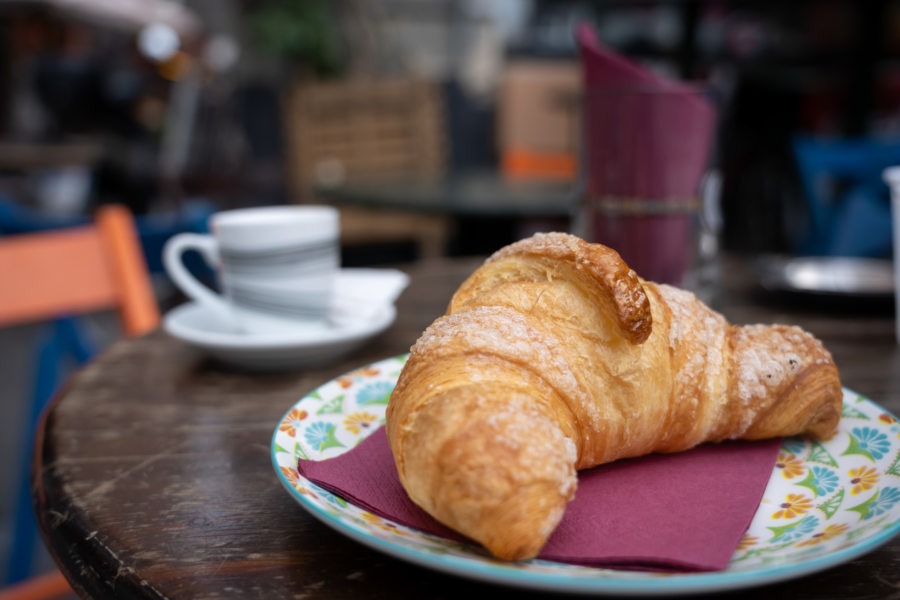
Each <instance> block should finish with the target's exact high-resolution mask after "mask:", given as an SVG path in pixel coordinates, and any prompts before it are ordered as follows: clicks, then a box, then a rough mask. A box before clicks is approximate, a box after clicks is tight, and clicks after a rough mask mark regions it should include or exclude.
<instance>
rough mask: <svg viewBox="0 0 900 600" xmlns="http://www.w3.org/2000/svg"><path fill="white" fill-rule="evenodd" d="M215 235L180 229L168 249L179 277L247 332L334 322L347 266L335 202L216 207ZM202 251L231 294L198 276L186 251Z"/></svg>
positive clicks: (168, 262) (169, 264)
mask: <svg viewBox="0 0 900 600" xmlns="http://www.w3.org/2000/svg"><path fill="white" fill-rule="evenodd" d="M209 228H210V231H211V234H195V233H181V234H178V235H175V236H173V237H172V238H170V239H169V241H168V242H167V243H166V245H165V248H164V249H163V263H164V264H165V267H166V271H167V272H168V274H169V276H170V277H171V278H172V281H173V282H174V283H175V284H176V285H177V286H178V287H179V288H180V289H181V290H182V291H183V292H184V293H185V294H187V295H188V296H190V297H191V298H192V299H193V300H195V301H196V302H198V303H200V304H202V305H203V306H204V307H206V308H207V309H209V310H210V311H213V312H215V313H216V314H217V315H218V316H219V317H220V318H222V319H223V320H226V321H227V322H229V323H231V324H232V325H233V326H234V328H235V329H236V330H238V331H242V332H245V333H285V332H296V331H298V330H315V329H321V328H324V327H326V326H327V324H328V313H329V310H330V308H331V305H332V296H333V289H334V279H335V276H336V275H337V272H338V268H339V267H340V221H339V216H338V211H337V210H336V209H335V208H332V207H329V206H312V205H303V206H267V207H260V208H243V209H236V210H228V211H223V212H218V213H215V214H213V215H212V216H211V217H210V220H209ZM188 250H196V251H198V252H199V253H200V254H201V256H203V257H204V259H205V260H206V262H208V263H209V264H210V265H211V266H212V267H214V268H215V270H216V273H217V278H218V282H219V284H220V287H221V288H222V291H223V292H224V295H220V294H217V293H215V292H213V291H212V290H211V289H210V288H208V287H207V286H205V285H204V284H202V283H201V282H199V281H198V280H197V279H196V278H195V277H194V276H193V275H191V273H190V271H188V270H187V268H186V267H185V266H184V262H183V259H182V255H183V254H184V253H185V252H186V251H188Z"/></svg>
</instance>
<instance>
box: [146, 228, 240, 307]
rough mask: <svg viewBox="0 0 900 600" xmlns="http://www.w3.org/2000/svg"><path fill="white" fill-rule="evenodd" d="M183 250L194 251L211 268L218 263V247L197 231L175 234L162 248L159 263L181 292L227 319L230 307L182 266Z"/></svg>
mask: <svg viewBox="0 0 900 600" xmlns="http://www.w3.org/2000/svg"><path fill="white" fill-rule="evenodd" d="M187 250H197V251H198V252H199V253H200V255H201V256H203V259H204V260H205V261H206V262H207V263H209V265H210V266H212V267H217V266H218V265H219V246H218V244H217V243H216V240H215V238H213V236H211V235H204V234H199V233H179V234H176V235H174V236H172V237H171V238H169V240H168V241H167V242H166V245H165V246H164V247H163V264H164V265H165V267H166V271H167V272H168V274H169V276H170V277H171V278H172V281H174V282H175V285H177V286H178V287H179V288H181V291H183V292H184V293H185V294H187V295H188V296H190V297H191V298H193V299H194V300H196V301H197V302H199V303H201V304H203V305H204V306H206V307H207V308H209V309H211V310H213V311H215V312H216V313H217V314H218V315H219V316H220V317H222V318H224V319H226V320H229V321H230V320H231V318H232V315H231V309H230V308H229V305H228V303H227V302H226V301H225V299H224V298H222V296H221V295H219V294H217V293H215V292H213V291H212V290H211V289H209V288H208V287H207V286H205V285H204V284H202V283H200V281H198V280H197V278H195V277H194V276H193V275H192V274H191V272H190V271H188V270H187V268H186V267H185V266H184V262H183V261H182V258H181V256H182V254H184V252H185V251H187Z"/></svg>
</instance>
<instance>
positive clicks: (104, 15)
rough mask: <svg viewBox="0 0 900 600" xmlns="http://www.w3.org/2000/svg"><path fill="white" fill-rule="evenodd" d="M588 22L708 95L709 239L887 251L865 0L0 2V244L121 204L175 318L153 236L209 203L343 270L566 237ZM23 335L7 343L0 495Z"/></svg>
mask: <svg viewBox="0 0 900 600" xmlns="http://www.w3.org/2000/svg"><path fill="white" fill-rule="evenodd" d="M582 22H588V23H592V24H593V25H594V27H595V29H596V32H597V34H598V36H599V38H600V39H601V40H602V41H603V42H604V43H605V44H606V45H608V46H609V47H611V48H613V49H615V50H616V51H618V52H620V53H622V54H624V55H625V56H628V57H629V58H631V59H633V60H634V61H637V62H639V63H641V64H643V65H645V66H647V67H649V68H651V69H653V70H655V71H657V72H659V73H662V74H665V75H668V76H671V77H675V78H680V79H684V80H688V81H691V82H697V83H699V84H701V85H702V86H703V88H704V89H705V90H706V92H707V94H708V95H709V97H710V98H711V99H713V101H714V102H715V104H716V106H717V109H718V118H719V123H718V128H717V132H718V135H717V142H716V144H715V151H714V155H713V159H712V164H711V165H710V168H711V169H712V170H714V171H715V172H716V173H717V174H718V177H719V182H720V187H719V188H718V190H719V192H718V194H717V217H716V218H717V220H718V227H717V233H718V235H719V237H720V239H719V244H720V245H721V247H722V248H723V249H725V250H726V251H730V252H735V253H743V254H767V253H782V254H796V255H801V254H819V255H822V254H833V255H853V256H867V257H876V258H887V257H889V256H890V255H891V243H890V226H889V221H890V214H889V204H888V199H887V198H888V197H887V188H886V187H885V186H884V184H883V183H882V182H881V180H880V175H881V169H882V168H883V167H884V166H887V165H889V164H898V163H900V2H888V1H878V0H870V1H866V2H858V1H853V0H843V1H839V0H824V1H796V2H768V1H755V2H744V1H738V0H733V1H726V0H721V1H719V0H709V1H700V0H680V1H674V0H673V1H655V2H650V1H638V0H633V1H626V0H619V1H614V0H606V1H594V2H588V1H570V0H565V1H564V0H553V1H549V0H546V1H539V0H481V1H475V0H468V1H467V0H334V1H332V2H323V1H317V0H185V1H183V2H175V1H170V0H29V1H15V0H4V1H2V2H0V235H14V234H16V233H20V232H23V231H33V230H39V229H46V228H54V227H65V226H69V225H72V224H77V223H80V222H84V221H85V220H86V219H87V218H89V216H90V214H91V212H92V211H93V210H94V209H95V208H96V207H97V206H99V205H102V204H106V203H120V204H124V205H126V206H128V207H129V208H130V209H131V210H132V211H133V212H134V214H135V215H136V218H137V221H138V227H139V231H140V233H141V240H142V242H143V244H144V251H145V253H146V258H147V262H148V266H149V267H150V269H151V271H152V272H153V274H154V277H155V280H154V281H155V284H156V285H157V286H158V289H157V292H158V295H159V298H160V303H161V305H162V306H163V308H166V307H169V306H171V305H172V304H174V303H176V302H178V301H179V297H178V295H177V294H176V293H175V292H174V291H173V289H172V288H171V286H170V285H169V282H168V281H167V279H166V277H165V275H164V274H163V273H162V269H161V263H160V255H159V253H160V250H161V247H162V243H164V241H165V239H167V237H168V236H170V235H172V234H174V233H175V232H178V231H203V230H204V229H205V227H206V225H205V223H206V217H207V216H208V215H209V214H210V213H211V212H213V211H215V210H221V209H227V208H235V207H243V206H253V205H268V204H286V203H321V202H325V203H334V204H337V205H339V206H340V208H341V211H342V227H343V229H342V236H343V237H342V243H343V248H342V251H343V260H344V263H345V265H348V266H356V265H378V264H392V263H398V262H404V261H412V260H419V259H422V258H435V257H440V256H457V255H465V254H483V253H486V252H490V251H492V250H494V249H496V248H499V247H500V246H501V245H503V244H505V243H508V242H510V241H512V240H513V239H515V238H517V237H519V236H522V235H524V234H526V233H528V232H529V231H533V230H536V229H548V228H554V229H561V228H563V229H564V228H568V227H569V226H570V225H571V217H572V215H573V211H574V208H573V207H574V205H575V204H577V200H578V190H579V151H580V146H581V140H580V137H579V118H580V106H579V102H580V98H581V94H582V92H583V90H582V88H581V86H582V77H581V73H580V70H579V64H578V53H577V48H576V45H575V40H574V37H573V32H574V29H575V27H576V25H577V24H579V23H582ZM531 196H538V197H539V199H538V201H536V202H537V203H538V204H540V205H541V209H540V210H537V209H534V210H532V209H529V208H528V207H529V206H533V204H534V202H535V201H534V200H533V198H532V199H530V197H531ZM435 197H439V198H440V202H435V201H434V199H435ZM522 198H524V200H522V202H524V203H525V208H522V206H520V205H519V204H518V201H519V200H521V199H522ZM417 203H421V206H417ZM454 203H455V204H458V205H459V206H462V207H464V210H463V209H460V210H447V209H446V207H447V205H448V204H449V205H453V204H454ZM529 203H530V204H529ZM885 219H887V220H885ZM2 287H3V283H2V282H0V294H2ZM37 327H38V326H37V325H34V326H32V325H28V326H24V325H23V326H17V327H12V328H6V329H4V330H0V390H2V393H0V401H2V404H0V422H2V423H3V429H4V431H3V432H0V439H2V444H3V446H2V449H0V451H2V453H3V454H2V455H3V457H4V459H5V460H4V461H3V466H2V467H0V486H2V487H0V490H11V489H12V488H13V487H15V486H14V484H13V483H12V482H13V480H14V479H15V476H16V468H15V467H16V466H17V465H19V464H20V456H19V449H18V448H19V446H18V445H17V444H18V442H17V440H18V438H19V437H20V436H19V432H18V428H19V425H18V424H19V423H20V422H21V415H20V412H21V409H20V408H19V407H20V402H19V399H20V398H26V397H28V395H29V394H30V389H29V386H30V385H31V384H32V382H31V380H30V378H29V369H30V367H29V365H30V359H31V354H32V350H31V348H32V344H33V341H32V340H33V339H34V338H35V336H36V335H38V331H39V330H38V329H37ZM90 327H92V328H93V329H94V330H95V331H94V332H93V333H94V334H95V336H96V338H97V339H98V340H99V342H98V343H99V345H100V346H102V344H103V343H104V340H106V339H111V338H113V337H115V336H116V335H118V333H117V332H116V331H115V330H114V328H113V327H111V326H109V325H108V324H107V323H106V322H105V321H104V320H103V318H102V315H101V317H99V318H98V319H97V320H96V322H93V323H91V324H90ZM12 496H13V494H12V493H11V492H10V493H8V494H7V493H5V494H0V516H2V517H4V518H3V520H2V521H0V523H3V522H6V521H7V520H8V516H9V514H10V512H11V511H12V508H11V503H12ZM8 538H9V533H8V531H7V530H6V529H0V554H2V553H3V552H4V551H6V549H7V547H8V543H7V542H8ZM0 564H3V563H0Z"/></svg>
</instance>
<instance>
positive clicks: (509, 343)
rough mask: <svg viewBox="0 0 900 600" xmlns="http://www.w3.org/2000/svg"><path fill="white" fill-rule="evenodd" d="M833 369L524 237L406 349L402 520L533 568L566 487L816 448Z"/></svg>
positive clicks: (688, 298) (795, 338) (798, 339)
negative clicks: (725, 448)
mask: <svg viewBox="0 0 900 600" xmlns="http://www.w3.org/2000/svg"><path fill="white" fill-rule="evenodd" d="M840 402H841V388H840V381H839V378H838V373H837V369H836V367H835V366H834V362H833V361H832V359H831V356H830V355H829V354H828V352H827V350H826V349H825V348H824V347H823V346H822V344H821V343H820V342H819V341H818V340H816V339H815V338H813V337H812V336H810V335H809V334H807V333H805V332H803V331H801V330H800V329H798V328H796V327H785V326H762V325H753V326H748V327H735V326H733V325H730V324H729V323H727V322H726V320H725V319H724V318H723V317H722V316H721V315H719V314H718V313H716V312H714V311H712V310H710V309H709V308H708V307H707V306H705V305H704V304H703V303H701V302H700V301H699V300H697V298H696V297H695V296H694V295H693V294H691V293H689V292H686V291H684V290H679V289H677V288H674V287H671V286H666V285H656V284H653V283H650V282H644V281H642V280H641V279H640V278H639V277H637V275H635V274H634V272H633V271H631V270H630V269H629V268H628V267H627V265H626V264H625V263H624V262H623V261H622V260H621V258H620V257H619V255H618V254H617V253H615V252H614V251H612V250H610V249H608V248H605V247H604V246H600V245H598V244H587V243H586V242H584V241H582V240H580V239H578V238H575V237H573V236H569V235H566V234H538V235H536V236H534V237H532V238H529V239H527V240H523V241H521V242H517V243H516V244H512V245H511V246H508V247H506V248H504V249H502V250H500V251H498V252H497V253H495V254H494V255H493V256H492V257H491V258H490V259H488V261H486V262H485V264H484V265H482V266H481V267H480V268H479V269H478V270H476V271H475V272H474V273H473V274H472V275H471V276H470V277H469V278H468V279H467V280H466V282H464V283H463V285H461V286H460V288H459V289H458V290H457V292H456V294H455V295H454V297H453V299H452V300H451V302H450V305H449V308H448V314H447V315H445V316H444V317H441V318H440V319H438V320H436V321H435V322H434V323H433V324H432V325H431V326H430V327H429V328H428V329H427V330H426V331H425V332H424V333H423V334H422V336H421V337H420V338H419V340H418V341H417V342H416V344H415V346H414V347H413V348H412V350H411V352H410V358H409V360H408V362H407V363H406V366H405V367H404V369H403V372H402V373H401V375H400V378H399V380H398V382H397V386H396V388H395V390H394V392H393V394H392V395H391V400H390V403H389V405H388V414H387V433H388V440H389V443H390V445H391V449H392V451H393V453H394V458H395V461H396V464H397V469H398V473H399V476H400V481H401V483H402V484H403V486H404V487H405V489H406V490H407V492H408V493H409V495H410V497H411V498H412V500H413V501H414V502H416V503H417V504H419V505H420V506H422V507H423V508H424V509H425V510H426V511H428V512H429V513H430V514H432V515H433V516H435V517H436V518H437V519H438V520H440V521H442V522H443V523H445V524H446V525H448V526H450V527H452V528H454V529H456V530H457V531H459V532H461V533H463V534H465V535H467V536H469V537H471V538H473V539H475V540H477V541H479V542H481V543H482V544H483V545H485V547H487V548H488V550H490V551H491V552H492V553H493V554H494V555H495V556H497V557H500V558H504V559H509V560H516V559H523V558H529V557H532V556H535V555H536V554H537V552H538V551H539V550H540V548H541V547H542V546H543V544H544V542H545V541H546V539H547V537H548V536H549V535H550V533H551V532H552V531H553V529H554V528H555V526H556V524H557V523H558V521H559V519H560V518H561V517H562V513H563V511H564V509H565V505H566V503H567V502H568V501H569V500H570V499H571V498H572V497H573V495H574V492H575V487H576V481H577V480H576V475H575V473H576V470H578V469H583V468H588V467H592V466H595V465H598V464H601V463H605V462H610V461H613V460H617V459H619V458H626V457H633V456H640V455H643V454H648V453H650V452H677V451H680V450H685V449H687V448H691V447H693V446H696V445H697V444H700V443H703V442H706V441H719V440H723V439H731V438H745V439H760V438H765V437H772V436H780V435H794V434H802V433H805V434H810V435H816V436H820V437H827V436H829V435H831V434H832V433H833V432H834V430H835V428H836V426H837V422H838V419H839V418H840Z"/></svg>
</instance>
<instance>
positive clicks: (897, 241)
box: [882, 166, 900, 344]
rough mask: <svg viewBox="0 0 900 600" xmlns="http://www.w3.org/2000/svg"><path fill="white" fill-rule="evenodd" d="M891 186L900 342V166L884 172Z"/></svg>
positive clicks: (886, 180) (897, 320) (895, 301)
mask: <svg viewBox="0 0 900 600" xmlns="http://www.w3.org/2000/svg"><path fill="white" fill-rule="evenodd" d="M882 177H884V181H885V183H887V184H888V187H890V188H891V214H892V215H893V217H892V219H893V220H892V226H893V235H894V305H895V306H896V316H897V318H896V322H897V325H896V327H895V329H896V332H895V333H896V339H897V343H898V344H900V166H895V167H888V168H887V169H885V170H884V173H883V174H882Z"/></svg>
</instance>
